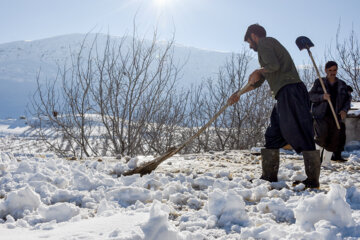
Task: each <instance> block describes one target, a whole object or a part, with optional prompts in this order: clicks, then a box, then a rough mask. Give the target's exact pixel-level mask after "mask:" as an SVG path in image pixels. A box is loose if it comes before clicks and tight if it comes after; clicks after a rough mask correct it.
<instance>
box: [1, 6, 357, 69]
mask: <svg viewBox="0 0 360 240" xmlns="http://www.w3.org/2000/svg"><path fill="white" fill-rule="evenodd" d="M359 11H360V0H345V1H339V0H298V1H293V0H252V1H245V0H59V1H55V0H0V43H5V42H11V41H17V40H36V39H41V38H47V37H52V36H57V35H63V34H70V33H86V32H89V31H92V32H109V33H110V34H111V35H123V34H124V33H129V31H131V27H132V21H133V19H134V15H135V13H137V23H138V32H139V33H140V34H145V33H149V32H151V31H152V29H153V28H154V27H155V26H158V32H159V34H160V36H161V38H163V39H168V38H169V36H170V35H171V34H172V33H173V32H175V41H176V42H177V43H180V44H184V45H187V46H193V47H198V48H204V49H210V50H219V51H234V52H238V51H239V50H240V49H241V48H243V47H244V46H245V47H247V45H246V44H245V43H244V42H243V36H244V33H245V31H246V28H247V26H248V25H250V24H253V23H259V24H261V25H263V26H264V27H265V28H266V30H267V32H268V35H269V36H273V37H275V38H277V39H278V40H279V41H280V42H282V43H283V45H285V47H286V48H287V49H288V50H289V52H290V54H291V55H292V56H293V58H294V59H295V62H296V64H301V63H302V62H308V60H309V57H308V55H307V53H306V52H301V53H300V52H299V50H298V49H297V47H296V45H295V43H294V41H295V39H296V38H297V37H298V36H300V35H305V36H308V37H309V38H310V39H311V40H312V41H313V42H314V44H315V48H313V49H312V52H313V53H314V56H315V57H317V58H322V57H323V55H324V49H325V46H329V45H330V44H331V43H332V44H334V41H335V35H336V30H337V28H338V25H339V22H340V23H341V32H342V33H343V34H344V35H348V34H349V32H350V30H351V29H352V27H353V28H354V30H355V31H356V33H357V34H360V13H359Z"/></svg>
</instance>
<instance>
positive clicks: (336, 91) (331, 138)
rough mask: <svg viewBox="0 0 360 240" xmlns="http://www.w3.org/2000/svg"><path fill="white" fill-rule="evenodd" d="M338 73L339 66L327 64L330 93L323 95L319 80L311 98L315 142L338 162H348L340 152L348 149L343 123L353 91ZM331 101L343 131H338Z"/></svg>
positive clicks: (327, 83)
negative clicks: (345, 148) (333, 154)
mask: <svg viewBox="0 0 360 240" xmlns="http://www.w3.org/2000/svg"><path fill="white" fill-rule="evenodd" d="M337 71H338V65H337V63H336V62H334V61H329V62H327V63H326V64H325V72H326V77H325V78H323V81H324V86H325V88H326V91H327V93H326V94H325V93H324V90H323V89H322V87H321V84H320V80H319V79H316V80H315V82H314V85H313V86H312V88H311V90H310V92H309V95H310V100H311V102H312V108H311V110H312V114H313V117H314V129H315V142H316V143H317V144H318V145H319V146H320V147H322V148H324V149H325V150H327V151H329V152H334V153H335V157H336V160H338V161H346V160H344V159H343V158H342V157H341V152H342V151H343V150H344V146H345V140H346V135H345V123H344V121H345V118H346V114H347V112H348V111H349V109H350V104H351V90H352V88H351V87H349V86H348V85H346V83H345V82H344V81H343V80H340V79H338V78H337V77H336V74H337ZM328 100H330V101H331V103H332V105H333V106H334V111H335V113H336V115H337V117H338V121H339V123H340V130H338V129H337V127H336V124H335V120H334V116H333V115H332V112H331V110H330V106H329V103H328ZM322 155H323V154H322ZM329 161H330V159H329Z"/></svg>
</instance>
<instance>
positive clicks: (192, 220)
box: [0, 120, 360, 240]
mask: <svg viewBox="0 0 360 240" xmlns="http://www.w3.org/2000/svg"><path fill="white" fill-rule="evenodd" d="M26 131H29V130H28V129H27V127H26V125H25V124H23V122H22V121H20V120H6V121H5V120H3V121H0V136H1V137H0V239H123V240H125V239H126V240H129V239H139V240H140V239H153V240H169V239H189V240H190V239H194V240H197V239H199V240H200V239H251V238H255V239H317V240H318V239H359V238H360V172H359V170H360V144H356V143H353V148H351V149H352V150H353V151H352V152H346V153H345V154H344V155H346V156H348V157H349V160H348V162H346V163H337V162H333V163H332V165H333V169H331V170H329V169H322V171H321V179H320V181H321V189H320V190H304V189H303V185H299V186H297V187H292V186H291V183H292V181H294V180H302V179H304V178H305V173H304V167H303V161H302V156H301V155H297V154H293V153H292V152H289V151H286V152H285V151H283V152H282V154H281V165H280V170H279V175H278V176H279V182H277V183H272V184H270V183H269V182H266V181H263V180H259V179H258V178H259V176H260V174H261V166H260V157H259V156H258V155H253V154H250V151H245V150H244V151H226V152H206V153H201V154H190V155H175V156H174V157H172V158H170V159H168V160H167V161H165V162H164V163H162V164H161V165H160V166H159V168H158V169H157V170H156V171H155V172H153V173H152V174H150V175H146V176H143V177H140V176H139V175H133V176H127V177H123V176H121V177H118V173H119V172H121V171H123V170H124V169H126V168H128V167H133V166H136V165H137V164H141V162H143V161H145V160H147V159H152V156H138V157H136V158H133V159H131V160H130V161H129V162H128V163H126V162H125V159H120V160H119V159H115V158H111V157H100V158H88V159H83V160H75V161H74V160H68V159H63V158H59V157H57V156H56V155H55V154H53V153H51V152H47V151H46V148H45V147H44V145H43V144H42V143H40V142H37V141H36V139H35V138H33V137H31V136H29V134H24V132H26Z"/></svg>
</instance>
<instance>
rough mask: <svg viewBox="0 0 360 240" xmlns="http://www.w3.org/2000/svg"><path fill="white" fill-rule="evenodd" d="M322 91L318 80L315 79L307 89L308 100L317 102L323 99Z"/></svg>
mask: <svg viewBox="0 0 360 240" xmlns="http://www.w3.org/2000/svg"><path fill="white" fill-rule="evenodd" d="M323 95H324V91H323V89H322V87H321V84H320V80H319V79H316V80H315V82H314V84H313V86H312V88H311V89H310V91H309V96H310V101H311V102H313V103H318V102H322V101H324V99H323Z"/></svg>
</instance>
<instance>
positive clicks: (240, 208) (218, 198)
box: [208, 188, 249, 228]
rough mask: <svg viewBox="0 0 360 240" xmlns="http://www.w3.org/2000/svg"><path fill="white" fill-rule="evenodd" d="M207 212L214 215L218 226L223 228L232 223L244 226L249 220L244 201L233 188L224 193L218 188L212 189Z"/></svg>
mask: <svg viewBox="0 0 360 240" xmlns="http://www.w3.org/2000/svg"><path fill="white" fill-rule="evenodd" d="M208 212H209V214H210V215H213V216H216V218H217V224H218V226H220V227H225V228H229V227H231V226H232V225H240V226H245V225H247V223H248V220H249V218H248V215H247V213H246V211H245V202H244V200H243V198H242V196H241V195H239V194H237V193H236V192H235V191H234V190H229V191H227V192H226V193H225V192H223V191H221V190H220V189H217V188H216V189H214V191H213V192H211V193H210V194H209V200H208ZM210 217H211V216H210Z"/></svg>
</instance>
